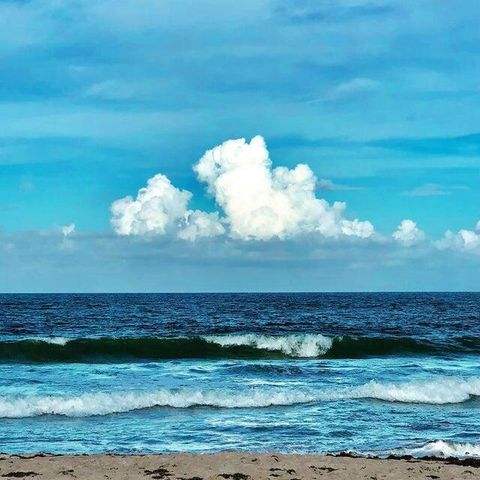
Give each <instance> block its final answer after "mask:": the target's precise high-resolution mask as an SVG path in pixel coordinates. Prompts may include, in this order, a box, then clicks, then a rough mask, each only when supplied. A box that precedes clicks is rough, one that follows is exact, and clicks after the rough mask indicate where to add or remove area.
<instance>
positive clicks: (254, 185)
mask: <svg viewBox="0 0 480 480" xmlns="http://www.w3.org/2000/svg"><path fill="white" fill-rule="evenodd" d="M193 169H194V171H195V173H196V175H197V178H198V180H199V181H201V182H203V183H205V184H206V185H207V191H208V193H209V194H210V195H211V196H212V197H213V198H214V200H215V202H216V205H217V206H218V207H220V209H221V213H220V212H213V213H207V212H204V211H200V210H194V211H193V210H190V209H189V208H188V204H189V202H190V200H191V198H192V193H191V192H189V191H187V190H180V189H178V188H176V187H175V186H174V185H172V183H171V182H170V180H169V179H168V178H167V177H166V176H165V175H162V174H157V175H155V176H154V177H152V178H150V179H149V180H148V182H147V186H146V187H144V188H142V189H140V190H139V191H138V194H137V196H136V198H135V199H134V198H133V197H131V196H127V197H124V198H121V199H119V200H116V201H115V202H113V204H112V207H111V211H112V219H111V223H112V226H113V229H114V231H115V232H116V233H117V234H119V235H165V234H168V233H170V234H173V235H176V236H177V237H178V238H181V239H184V240H190V241H194V240H196V239H197V238H199V237H215V236H218V235H222V234H227V235H228V236H230V237H231V238H233V239H237V240H264V241H266V240H271V239H274V238H277V239H281V240H283V239H287V238H292V237H295V236H297V235H300V234H318V235H319V236H321V237H325V238H339V237H357V238H363V239H365V238H371V237H372V236H374V234H375V229H374V227H373V225H372V224H371V223H370V222H369V221H360V220H358V219H354V220H349V219H347V218H345V216H344V213H345V209H346V204H345V203H343V202H334V203H333V204H332V205H330V204H329V203H328V202H327V201H326V200H324V199H322V198H317V196H316V193H315V190H316V187H317V179H316V177H315V175H314V173H313V171H312V169H311V168H310V167H309V166H308V165H306V164H298V165H297V166H296V167H295V168H293V169H288V168H286V167H276V168H272V161H271V159H270V156H269V152H268V150H267V146H266V144H265V141H264V139H263V137H261V136H256V137H254V138H252V140H251V141H250V143H248V142H247V141H246V140H245V139H244V138H241V139H236V140H227V141H225V142H224V143H222V144H221V145H218V146H216V147H214V148H213V149H211V150H207V151H206V152H205V154H204V155H203V156H202V157H201V158H200V160H199V161H198V163H197V164H195V165H194V167H193Z"/></svg>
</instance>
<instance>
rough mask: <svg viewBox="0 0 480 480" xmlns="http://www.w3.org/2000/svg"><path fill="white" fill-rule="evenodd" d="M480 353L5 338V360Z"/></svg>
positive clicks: (339, 340)
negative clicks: (11, 339)
mask: <svg viewBox="0 0 480 480" xmlns="http://www.w3.org/2000/svg"><path fill="white" fill-rule="evenodd" d="M452 352H453V353H455V352H458V353H461V352H476V353H478V352H480V340H479V339H476V340H475V339H452V340H451V342H450V343H449V344H448V345H446V344H443V343H442V344H435V343H431V342H428V341H425V340H417V339H413V338H408V337H350V336H343V337H327V336H324V335H320V334H292V335H283V336H274V335H258V334H245V335H216V336H202V337H172V338H169V337H101V338H72V339H68V338H63V337H51V338H31V339H20V340H13V341H9V340H3V341H0V361H14V362H22V361H29V362H88V361H101V360H102V359H103V360H107V361H122V359H138V360H142V359H143V360H169V359H187V358H190V359H250V360H256V359H286V358H331V359H335V358H338V359H340V358H362V357H369V356H391V355H443V354H447V353H452Z"/></svg>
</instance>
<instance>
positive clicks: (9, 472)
mask: <svg viewBox="0 0 480 480" xmlns="http://www.w3.org/2000/svg"><path fill="white" fill-rule="evenodd" d="M0 477H3V478H26V479H31V478H36V479H38V480H40V479H42V480H43V479H58V478H65V479H75V478H78V479H81V480H90V479H92V480H93V479H112V480H113V479H114V480H117V479H124V480H130V479H131V480H133V479H140V478H145V479H152V480H214V479H215V480H255V479H257V478H258V479H268V480H303V479H312V480H313V479H320V478H328V479H331V480H344V479H345V480H346V479H359V480H361V479H368V480H372V479H377V478H378V479H380V478H381V479H392V480H404V479H412V480H414V479H431V480H447V479H448V480H453V479H463V478H469V479H476V478H478V479H480V459H479V458H466V459H458V458H455V457H448V458H442V457H425V458H415V457H411V456H408V455H407V456H393V455H391V456H389V457H386V458H380V457H363V456H358V455H355V454H350V453H339V454H336V455H333V454H327V455H318V454H282V453H258V454H256V453H244V452H238V451H237V452H222V453H209V454H192V453H178V454H141V453H138V454H137V453H135V454H125V455H122V454H113V453H102V454H71V455H62V454H47V453H36V454H12V455H6V454H0Z"/></svg>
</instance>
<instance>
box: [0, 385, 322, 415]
mask: <svg viewBox="0 0 480 480" xmlns="http://www.w3.org/2000/svg"><path fill="white" fill-rule="evenodd" d="M314 399H315V397H314V396H312V395H309V394H308V393H302V392H293V391H281V390H272V389H269V390H266V389H250V390H247V391H245V392H238V391H213V390H212V391H206V392H202V391H201V390H158V391H156V392H112V393H103V392H99V393H86V394H82V395H78V396H63V395H62V396H60V395H59V396H54V395H51V396H23V397H21V396H16V397H6V396H3V397H0V417H1V418H24V417H36V416H40V415H65V416H68V417H85V416H92V415H109V414H113V413H122V412H129V411H131V410H139V409H144V408H152V407H174V408H188V407H192V406H210V407H222V408H252V407H269V406H273V405H293V404H299V403H308V402H311V401H313V400H314Z"/></svg>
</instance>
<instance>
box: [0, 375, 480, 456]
mask: <svg viewBox="0 0 480 480" xmlns="http://www.w3.org/2000/svg"><path fill="white" fill-rule="evenodd" d="M476 396H480V377H475V378H470V379H462V378H456V377H439V378H435V379H430V380H428V381H419V380H417V381H412V382H406V383H399V384H393V383H380V382H369V383H367V384H365V385H361V386H357V387H346V388H340V389H331V390H326V391H320V392H319V391H315V390H304V391H301V390H299V389H291V388H271V387H266V386H264V387H253V388H249V389H244V390H201V389H196V390H192V389H162V390H157V391H153V392H143V391H133V392H130V391H119V392H95V393H83V394H80V395H70V396H68V395H10V396H7V395H3V396H0V418H25V417H36V416H42V415H64V416H68V417H85V416H95V415H111V414H116V413H126V412H130V411H134V410H142V409H148V408H154V407H171V408H190V407H215V408H267V407H274V406H276V407H278V406H283V407H288V406H294V405H301V404H307V403H315V402H325V401H330V402H331V401H344V400H353V401H357V400H368V399H376V400H382V401H386V402H402V403H424V404H432V405H442V404H452V403H463V402H466V401H469V400H470V399H472V398H473V397H476ZM430 454H432V455H433V454H434V453H430Z"/></svg>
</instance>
